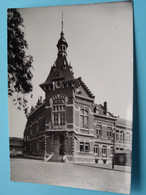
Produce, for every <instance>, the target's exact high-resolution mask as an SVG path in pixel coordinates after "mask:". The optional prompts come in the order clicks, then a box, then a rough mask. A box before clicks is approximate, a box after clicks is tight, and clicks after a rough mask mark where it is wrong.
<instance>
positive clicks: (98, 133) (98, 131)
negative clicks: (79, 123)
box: [96, 125, 102, 137]
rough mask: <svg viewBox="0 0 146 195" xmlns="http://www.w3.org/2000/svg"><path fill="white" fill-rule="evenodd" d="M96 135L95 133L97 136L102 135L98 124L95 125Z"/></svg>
mask: <svg viewBox="0 0 146 195" xmlns="http://www.w3.org/2000/svg"><path fill="white" fill-rule="evenodd" d="M96 135H97V137H101V136H102V131H101V126H99V125H97V126H96Z"/></svg>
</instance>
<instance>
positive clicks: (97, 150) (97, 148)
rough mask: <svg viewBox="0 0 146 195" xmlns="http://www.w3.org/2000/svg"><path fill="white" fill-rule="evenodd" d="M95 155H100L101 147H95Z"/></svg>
mask: <svg viewBox="0 0 146 195" xmlns="http://www.w3.org/2000/svg"><path fill="white" fill-rule="evenodd" d="M94 154H96V155H99V146H98V145H97V144H95V145H94Z"/></svg>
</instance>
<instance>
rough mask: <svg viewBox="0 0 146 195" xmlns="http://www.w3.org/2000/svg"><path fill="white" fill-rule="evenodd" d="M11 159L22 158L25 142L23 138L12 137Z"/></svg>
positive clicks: (10, 143)
mask: <svg viewBox="0 0 146 195" xmlns="http://www.w3.org/2000/svg"><path fill="white" fill-rule="evenodd" d="M9 145H10V157H16V156H22V155H23V150H24V141H23V139H22V138H18V137H10V138H9Z"/></svg>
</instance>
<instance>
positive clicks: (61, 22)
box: [61, 12, 63, 33]
mask: <svg viewBox="0 0 146 195" xmlns="http://www.w3.org/2000/svg"><path fill="white" fill-rule="evenodd" d="M61 33H63V12H62V22H61Z"/></svg>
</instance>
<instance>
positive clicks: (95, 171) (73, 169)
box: [10, 159, 131, 194]
mask: <svg viewBox="0 0 146 195" xmlns="http://www.w3.org/2000/svg"><path fill="white" fill-rule="evenodd" d="M10 168H11V181H17V182H30V183H40V184H49V185H58V186H66V187H73V188H84V189H91V190H99V191H110V192H117V193H127V194H128V193H130V183H131V173H130V172H125V171H121V170H112V169H104V168H99V167H97V166H91V165H85V164H66V163H58V162H44V161H42V160H32V159H11V160H10Z"/></svg>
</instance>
